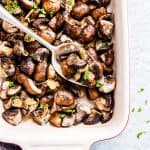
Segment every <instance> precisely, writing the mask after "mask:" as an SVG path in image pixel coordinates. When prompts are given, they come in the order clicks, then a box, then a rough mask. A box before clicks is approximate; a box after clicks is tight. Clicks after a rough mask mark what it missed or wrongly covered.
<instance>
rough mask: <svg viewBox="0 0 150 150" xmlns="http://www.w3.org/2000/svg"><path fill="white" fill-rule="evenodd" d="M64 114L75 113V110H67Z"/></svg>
mask: <svg viewBox="0 0 150 150" xmlns="http://www.w3.org/2000/svg"><path fill="white" fill-rule="evenodd" d="M64 112H66V113H71V114H73V113H75V112H76V110H75V109H67V110H65V111H64Z"/></svg>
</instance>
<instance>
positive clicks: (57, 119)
mask: <svg viewBox="0 0 150 150" xmlns="http://www.w3.org/2000/svg"><path fill="white" fill-rule="evenodd" d="M49 121H50V123H51V124H52V125H54V126H56V127H61V122H62V119H61V114H60V113H58V112H54V113H52V114H51V116H50V119H49Z"/></svg>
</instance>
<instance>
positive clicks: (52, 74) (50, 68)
mask: <svg viewBox="0 0 150 150" xmlns="http://www.w3.org/2000/svg"><path fill="white" fill-rule="evenodd" d="M55 77H56V72H55V70H54V67H53V66H52V65H51V64H50V65H49V66H48V68H47V78H48V79H54V78H55Z"/></svg>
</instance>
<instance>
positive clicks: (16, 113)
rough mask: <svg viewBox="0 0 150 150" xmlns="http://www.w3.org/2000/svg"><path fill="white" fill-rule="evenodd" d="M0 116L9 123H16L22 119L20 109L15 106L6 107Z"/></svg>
mask: <svg viewBox="0 0 150 150" xmlns="http://www.w3.org/2000/svg"><path fill="white" fill-rule="evenodd" d="M2 117H3V118H4V119H5V121H6V122H8V123H9V124H11V125H14V126H16V125H18V124H19V123H20V122H21V121H22V114H21V110H20V109H17V108H13V109H8V110H6V111H4V112H3V113H2Z"/></svg>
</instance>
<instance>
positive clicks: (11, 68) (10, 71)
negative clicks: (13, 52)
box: [1, 57, 16, 78]
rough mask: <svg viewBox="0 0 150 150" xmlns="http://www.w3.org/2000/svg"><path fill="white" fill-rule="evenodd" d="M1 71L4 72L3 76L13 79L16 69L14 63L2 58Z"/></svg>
mask: <svg viewBox="0 0 150 150" xmlns="http://www.w3.org/2000/svg"><path fill="white" fill-rule="evenodd" d="M1 67H2V68H1V71H2V72H3V75H4V76H5V77H6V78H7V77H12V76H13V75H14V74H15V71H16V68H15V64H14V61H13V60H11V59H10V58H5V57H4V58H2V59H1Z"/></svg>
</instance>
